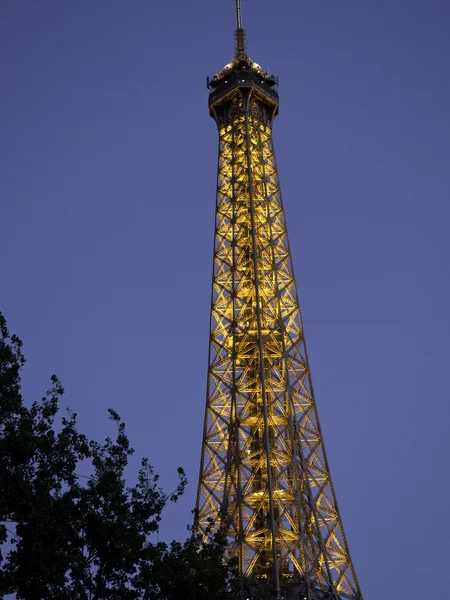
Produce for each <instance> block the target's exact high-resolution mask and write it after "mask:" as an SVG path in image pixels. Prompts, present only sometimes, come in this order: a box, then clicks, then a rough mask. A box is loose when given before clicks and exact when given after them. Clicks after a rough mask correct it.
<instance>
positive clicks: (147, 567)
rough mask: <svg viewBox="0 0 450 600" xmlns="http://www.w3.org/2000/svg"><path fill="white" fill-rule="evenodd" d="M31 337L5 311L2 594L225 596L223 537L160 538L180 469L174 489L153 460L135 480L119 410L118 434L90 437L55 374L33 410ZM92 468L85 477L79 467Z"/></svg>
mask: <svg viewBox="0 0 450 600" xmlns="http://www.w3.org/2000/svg"><path fill="white" fill-rule="evenodd" d="M24 363H25V359H24V357H23V354H22V342H21V341H20V339H19V338H18V337H17V336H14V335H12V336H10V335H9V332H8V329H7V325H6V320H5V318H4V317H3V315H2V314H1V313H0V456H1V462H0V550H1V553H0V594H1V595H2V597H3V596H4V595H6V594H16V597H17V598H18V599H23V600H41V599H45V600H53V599H55V600H119V599H120V600H181V599H186V600H206V599H208V600H224V599H225V598H228V597H229V590H231V588H232V587H233V585H234V580H235V577H234V568H233V565H232V564H231V563H227V562H226V561H225V559H224V557H225V554H224V543H223V541H222V540H221V539H220V536H215V537H214V538H213V539H212V540H210V541H209V542H208V543H203V542H202V541H201V540H200V539H198V538H197V537H195V536H194V537H190V538H189V539H187V540H186V541H185V542H184V543H180V542H172V544H170V545H167V544H165V543H152V542H151V541H150V536H151V534H153V533H155V532H156V531H158V528H159V524H160V521H161V518H162V512H163V509H164V507H165V506H166V504H167V502H168V501H172V502H176V500H177V499H178V497H179V496H180V495H181V494H182V493H183V491H184V489H185V486H186V478H185V475H184V472H183V470H182V469H181V468H179V469H178V477H179V481H178V485H177V488H176V490H175V491H174V492H173V493H172V494H169V495H166V494H165V493H164V492H163V490H162V489H161V488H160V487H159V485H158V475H157V474H155V472H154V470H153V468H152V467H151V466H150V464H149V462H148V460H147V459H143V460H142V462H141V467H140V470H139V473H138V477H137V481H136V483H135V484H134V485H133V486H131V487H129V486H127V483H126V479H125V475H124V471H125V468H126V466H127V464H128V459H129V457H130V456H131V455H132V453H133V449H132V448H131V447H130V442H129V439H128V437H127V435H126V431H125V425H124V423H123V422H122V421H121V419H120V417H119V415H118V414H117V413H116V412H115V411H114V410H112V409H111V410H110V411H109V416H110V419H111V420H112V421H113V422H114V423H115V425H116V427H117V434H116V437H115V439H114V440H113V439H111V438H107V439H106V440H105V441H104V442H103V443H99V442H97V441H93V440H88V439H87V437H86V436H85V435H84V434H82V433H80V432H79V431H78V430H77V422H76V414H74V413H70V412H69V413H68V414H67V415H66V416H63V417H62V418H59V399H60V397H61V395H62V394H63V392H64V390H63V388H62V386H61V383H60V381H59V380H58V378H57V377H56V376H52V378H51V380H52V385H51V387H50V389H49V391H48V392H47V394H46V395H45V396H44V397H43V398H42V399H41V400H40V401H37V402H34V403H33V404H32V405H31V407H29V408H27V407H26V406H25V404H24V401H23V398H22V395H21V386H20V372H21V369H22V367H23V365H24ZM81 465H82V466H83V468H84V469H86V468H87V467H88V466H89V469H88V471H89V472H90V473H91V474H90V475H89V476H87V477H80V474H79V473H78V469H80V468H81Z"/></svg>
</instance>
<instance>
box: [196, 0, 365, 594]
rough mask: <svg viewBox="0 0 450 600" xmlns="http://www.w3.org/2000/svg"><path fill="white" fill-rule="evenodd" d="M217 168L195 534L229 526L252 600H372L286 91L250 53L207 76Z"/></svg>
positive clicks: (238, 50) (241, 34)
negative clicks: (331, 442)
mask: <svg viewBox="0 0 450 600" xmlns="http://www.w3.org/2000/svg"><path fill="white" fill-rule="evenodd" d="M207 84H208V88H209V90H210V93H209V111H210V115H211V116H212V117H213V119H214V120H215V122H216V123H217V127H218V131H219V161H218V178H217V202H216V222H215V244H214V269H213V282H212V295H211V322H210V338H209V359H208V362H209V365H208V383H207V400H206V414H205V425H204V432H203V444H202V455H201V467H200V479H199V488H198V497H197V509H196V520H195V530H196V531H198V532H200V533H202V534H203V535H204V536H205V537H207V536H208V535H209V534H210V532H211V530H212V531H214V530H220V531H221V532H222V533H223V534H224V535H225V536H226V540H227V551H228V553H229V555H230V556H235V557H236V558H237V561H238V569H239V581H240V592H239V597H240V599H241V600H244V599H248V598H258V599H259V598H261V599H265V598H272V599H273V598H292V599H294V598H295V599H298V600H300V599H301V600H325V599H332V600H344V599H350V600H362V595H361V591H360V588H359V584H358V580H357V578H356V574H355V570H354V567H353V563H352V560H351V558H350V553H349V549H348V544H347V540H346V538H345V534H344V529H343V526H342V520H341V517H340V514H339V509H338V506H337V502H336V496H335V493H334V488H333V484H332V480H331V475H330V469H329V466H328V460H327V455H326V452H325V446H324V442H323V437H322V431H321V428H320V423H319V417H318V413H317V407H316V402H315V398H314V392H313V386H312V381H311V373H310V368H309V364H308V355H307V352H306V344H305V339H304V335H303V325H302V318H301V314H300V308H299V302H298V296H297V289H296V284H295V278H294V271H293V265H292V258H291V252H290V249H289V240H288V235H287V229H286V219H285V215H284V210H283V203H282V199H281V193H280V185H279V179H278V173H277V167H276V161H275V153H274V148H273V142H272V125H273V120H274V117H275V116H276V115H277V113H278V100H279V98H278V81H277V79H276V78H275V77H274V76H273V75H271V74H269V73H267V72H266V71H265V70H264V69H262V68H261V67H260V66H259V65H258V64H257V63H255V62H253V61H252V60H251V58H250V57H249V56H248V55H247V51H246V43H245V31H244V29H243V27H242V12H241V2H240V0H236V31H235V56H234V58H233V60H232V62H231V63H229V64H227V65H226V66H225V67H224V68H223V69H222V70H221V71H219V72H218V73H217V74H216V75H215V76H214V77H213V78H212V79H209V78H208V79H207Z"/></svg>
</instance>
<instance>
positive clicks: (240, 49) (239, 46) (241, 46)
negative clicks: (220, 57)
mask: <svg viewBox="0 0 450 600" xmlns="http://www.w3.org/2000/svg"><path fill="white" fill-rule="evenodd" d="M235 4H236V31H235V32H234V37H235V41H236V44H235V51H236V58H237V59H239V58H246V57H247V52H246V48H245V30H244V29H243V28H242V5H241V0H235Z"/></svg>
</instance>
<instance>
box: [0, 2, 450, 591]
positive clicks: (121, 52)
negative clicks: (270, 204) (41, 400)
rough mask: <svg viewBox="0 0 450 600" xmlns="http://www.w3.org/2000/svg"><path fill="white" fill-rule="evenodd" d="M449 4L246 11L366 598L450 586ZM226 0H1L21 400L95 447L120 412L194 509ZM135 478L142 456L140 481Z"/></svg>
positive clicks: (181, 522) (167, 483)
mask: <svg viewBox="0 0 450 600" xmlns="http://www.w3.org/2000/svg"><path fill="white" fill-rule="evenodd" d="M449 21H450V3H449V2H448V0H395V1H392V0H377V1H376V2H361V1H357V0H342V1H337V0H315V1H314V2H313V1H306V0H304V1H301V2H299V1H298V0H278V1H276V2H275V1H274V0H272V1H271V2H269V0H244V25H245V27H246V29H247V40H248V49H249V53H250V55H251V56H252V58H253V59H254V60H256V61H257V62H258V63H260V64H261V65H263V66H264V67H270V70H271V71H272V72H273V73H275V74H277V75H278V76H279V78H280V96H281V106H280V114H279V116H278V117H277V120H276V122H275V128H274V138H275V145H276V150H277V160H278V165H279V171H280V177H281V184H282V189H283V196H284V203H285V207H286V212H287V218H288V226H289V232H290V240H291V246H292V251H293V259H294V265H295V271H296V277H297V283H298V287H299V290H300V300H301V304H302V312H303V318H304V322H305V330H306V337H307V343H308V348H309V354H310V359H311V368H312V375H313V381H314V385H315V389H316V395H317V401H318V408H319V414H320V417H321V423H322V428H323V431H324V436H325V442H326V446H327V450H328V454H329V458H330V463H331V469H332V475H333V479H334V483H335V488H336V492H337V497H338V502H339V505H340V509H341V512H342V517H343V520H344V525H345V527H346V532H347V536H348V539H349V543H350V551H351V553H352V557H353V559H354V562H355V566H356V569H357V573H358V576H359V579H360V583H361V587H362V590H363V593H364V595H365V599H366V600H379V599H380V598H383V600H399V599H401V600H403V599H405V600H406V599H408V600H428V599H429V598H432V597H433V598H434V597H441V596H442V594H444V595H445V593H446V592H445V590H446V589H447V587H448V584H447V575H446V574H447V570H448V557H449V550H448V537H449V535H450V528H449V522H448V519H447V515H446V513H447V511H448V506H449V495H450V481H449V465H448V461H449V451H448V439H449V433H448V432H449V425H450V402H449V336H450V316H449V306H450V280H449V267H448V264H449V258H450V244H449V216H450V215H449V213H450V208H449V196H450V170H449V162H450V143H449V140H450V79H449V75H448V73H449V70H448V62H449V56H450V36H449V35H448V31H449V25H450V23H449ZM233 27H234V24H233V3H232V1H231V0H224V1H222V2H219V1H217V0H216V1H214V2H211V1H207V0H193V1H192V2H181V1H180V0H172V2H161V3H156V2H154V1H152V2H151V1H149V0H127V1H125V0H120V1H119V0H77V1H75V0H72V1H67V0H39V1H37V0H22V1H21V0H2V2H1V5H0V62H1V64H0V79H1V90H2V91H1V96H0V132H1V136H0V201H1V212H0V216H1V224H0V227H1V229H0V256H1V288H0V302H1V304H0V308H1V310H3V311H4V313H5V315H6V317H7V318H8V321H9V325H10V329H11V330H12V331H15V332H17V333H18V334H19V335H20V336H21V337H22V338H23V339H24V341H25V352H26V356H27V358H28V363H27V365H26V370H25V377H24V388H25V392H26V394H27V396H28V399H29V401H31V400H32V399H34V398H37V397H39V396H40V395H42V392H43V391H44V390H45V389H46V388H47V387H48V380H49V376H50V374H51V373H57V374H58V375H59V377H60V378H61V379H62V381H63V383H64V386H65V388H66V395H65V403H66V404H67V405H69V406H71V407H72V408H73V409H74V410H75V411H76V412H78V414H79V423H80V426H81V428H82V429H84V430H85V431H86V432H87V433H88V434H89V435H91V436H95V437H98V438H102V437H104V436H105V435H107V434H110V433H112V429H111V428H110V423H109V422H108V420H107V413H106V410H107V408H108V407H110V406H112V407H114V408H115V409H117V411H118V412H119V413H120V414H121V415H122V417H123V418H124V420H125V422H126V423H127V426H128V432H129V434H130V437H131V440H132V443H133V446H134V447H135V448H136V461H134V463H133V468H134V466H135V465H136V464H137V460H138V457H139V456H142V455H147V456H148V457H149V458H150V461H151V462H152V463H153V464H154V465H155V468H156V470H157V471H159V472H160V473H161V474H162V483H163V485H164V487H166V488H167V491H170V489H172V488H173V487H174V486H175V481H176V477H175V469H176V467H177V466H178V465H182V466H184V467H185V469H186V471H187V473H188V476H189V480H190V484H189V487H188V490H187V493H186V495H185V497H184V498H183V499H182V500H181V501H180V502H179V504H177V505H176V507H173V508H171V509H170V511H169V512H168V514H167V517H166V519H165V521H164V523H163V527H162V531H161V536H162V537H163V538H164V539H169V538H173V537H175V538H178V539H181V538H183V537H184V536H185V535H186V533H185V525H186V524H187V523H189V522H190V521H191V514H190V510H191V509H192V508H193V506H194V504H195V494H196V486H197V477H198V467H199V458H200V443H201V433H202V423H203V414H204V404H205V385H206V368H207V342H208V321H209V314H208V311H209V302H210V285H211V266H212V242H213V223H214V203H215V177H216V161H217V132H216V128H215V124H214V122H213V121H212V120H211V119H210V118H209V116H208V110H207V90H206V89H205V77H206V76H207V75H213V74H214V73H215V72H216V71H217V70H219V69H220V68H221V67H222V66H223V65H224V64H225V63H227V62H229V60H230V58H231V55H232V50H233ZM133 468H132V470H133Z"/></svg>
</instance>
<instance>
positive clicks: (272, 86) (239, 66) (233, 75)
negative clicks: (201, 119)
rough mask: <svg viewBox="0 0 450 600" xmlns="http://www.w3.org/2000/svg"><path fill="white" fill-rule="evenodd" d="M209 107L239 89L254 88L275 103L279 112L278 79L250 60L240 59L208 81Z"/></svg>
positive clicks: (246, 58)
mask: <svg viewBox="0 0 450 600" xmlns="http://www.w3.org/2000/svg"><path fill="white" fill-rule="evenodd" d="M206 84H207V87H208V89H209V90H211V91H210V94H209V107H210V108H211V107H212V106H214V105H215V104H216V103H217V102H219V101H220V100H222V99H224V98H225V97H226V96H228V94H230V93H231V92H233V91H234V90H236V89H237V88H253V89H256V90H257V91H258V92H259V93H260V94H262V95H263V96H264V97H265V98H267V100H269V101H270V102H271V103H273V104H274V105H275V106H276V108H277V110H278V103H279V98H278V78H277V77H275V76H274V75H269V73H267V72H266V71H264V69H262V68H261V67H260V66H259V65H258V64H257V63H255V62H253V61H252V60H251V59H250V58H248V57H245V58H239V59H235V60H233V62H231V63H229V64H228V65H226V66H225V67H224V68H223V69H222V71H219V73H217V74H216V75H214V77H213V78H212V79H210V78H209V77H208V78H207V79H206Z"/></svg>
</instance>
